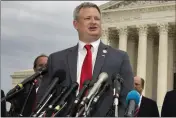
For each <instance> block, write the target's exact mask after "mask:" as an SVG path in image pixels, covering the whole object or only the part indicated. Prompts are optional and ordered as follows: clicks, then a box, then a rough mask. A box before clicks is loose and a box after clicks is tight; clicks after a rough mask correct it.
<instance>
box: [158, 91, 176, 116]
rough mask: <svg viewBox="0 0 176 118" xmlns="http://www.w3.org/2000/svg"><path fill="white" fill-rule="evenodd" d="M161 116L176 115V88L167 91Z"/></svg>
mask: <svg viewBox="0 0 176 118" xmlns="http://www.w3.org/2000/svg"><path fill="white" fill-rule="evenodd" d="M161 117H176V90H172V91H168V92H167V93H166V95H165V98H164V101H163V105H162V110H161Z"/></svg>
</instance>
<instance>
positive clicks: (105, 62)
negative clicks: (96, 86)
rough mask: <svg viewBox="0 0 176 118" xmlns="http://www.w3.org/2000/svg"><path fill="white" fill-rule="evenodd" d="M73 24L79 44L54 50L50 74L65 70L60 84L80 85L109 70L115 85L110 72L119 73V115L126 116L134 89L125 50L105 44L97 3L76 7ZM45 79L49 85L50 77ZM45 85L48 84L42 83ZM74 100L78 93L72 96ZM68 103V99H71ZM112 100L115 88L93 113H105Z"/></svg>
mask: <svg viewBox="0 0 176 118" xmlns="http://www.w3.org/2000/svg"><path fill="white" fill-rule="evenodd" d="M73 25H74V28H75V29H76V30H77V31H78V35H79V42H78V44H77V45H76V46H74V47H71V48H68V49H65V50H62V51H58V52H55V53H52V54H51V55H50V56H49V59H48V69H49V76H50V77H52V76H53V74H54V73H55V72H56V71H57V70H59V69H63V70H65V71H66V79H65V80H64V81H63V82H62V84H60V87H61V86H65V85H67V84H71V83H72V82H78V83H79V89H81V87H82V84H83V82H84V81H85V80H86V79H88V78H89V79H91V80H97V78H98V76H99V74H100V73H101V72H107V73H108V75H109V79H108V82H109V83H110V84H111V85H112V80H111V75H112V74H114V73H119V74H120V75H121V76H122V77H123V79H124V83H123V85H122V91H121V93H120V98H119V116H124V112H125V108H126V104H125V99H126V96H127V93H128V92H129V91H131V90H132V89H133V73H132V69H131V66H130V61H129V57H128V55H127V53H126V52H124V51H121V50H117V49H113V48H112V47H110V46H107V45H105V44H103V43H102V42H101V40H100V36H101V30H102V29H101V13H100V9H99V8H98V6H97V5H96V4H93V3H90V2H85V3H82V4H80V5H79V6H77V7H76V9H75V10H74V21H73ZM48 81H49V82H46V83H47V85H48V84H49V83H50V81H51V79H49V80H48ZM43 86H45V87H46V85H44V84H43ZM70 98H71V100H70V102H71V101H72V100H74V98H75V94H73V96H72V97H70ZM68 104H69V103H68ZM112 104H113V90H112V86H111V88H110V89H109V90H108V91H107V92H105V93H104V95H103V96H102V98H101V99H100V101H99V103H98V104H97V106H96V111H95V112H94V113H92V115H91V116H94V117H103V116H106V114H107V113H108V111H109V109H110V107H111V106H112Z"/></svg>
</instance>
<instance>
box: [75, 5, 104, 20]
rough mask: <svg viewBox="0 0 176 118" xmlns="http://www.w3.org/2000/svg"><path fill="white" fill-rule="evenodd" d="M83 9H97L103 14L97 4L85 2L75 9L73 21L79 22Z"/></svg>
mask: <svg viewBox="0 0 176 118" xmlns="http://www.w3.org/2000/svg"><path fill="white" fill-rule="evenodd" d="M82 8H96V9H97V10H98V12H99V13H100V14H101V12H100V8H99V7H98V6H97V5H96V4H94V3H91V2H83V3H81V4H80V5H78V6H77V7H76V8H75V10H74V12H73V19H74V20H78V16H79V12H80V10H81V9H82Z"/></svg>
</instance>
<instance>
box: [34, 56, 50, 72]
mask: <svg viewBox="0 0 176 118" xmlns="http://www.w3.org/2000/svg"><path fill="white" fill-rule="evenodd" d="M40 57H47V58H48V56H47V55H45V54H41V55H39V56H38V57H36V58H35V60H34V65H33V68H34V69H35V68H36V67H37V61H38V59H39V58H40Z"/></svg>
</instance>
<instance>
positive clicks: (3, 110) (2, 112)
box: [1, 90, 7, 117]
mask: <svg viewBox="0 0 176 118" xmlns="http://www.w3.org/2000/svg"><path fill="white" fill-rule="evenodd" d="M3 97H5V94H4V91H3V90H1V99H2V98H3ZM6 116H7V111H6V101H5V100H4V101H3V102H1V117H6Z"/></svg>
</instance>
